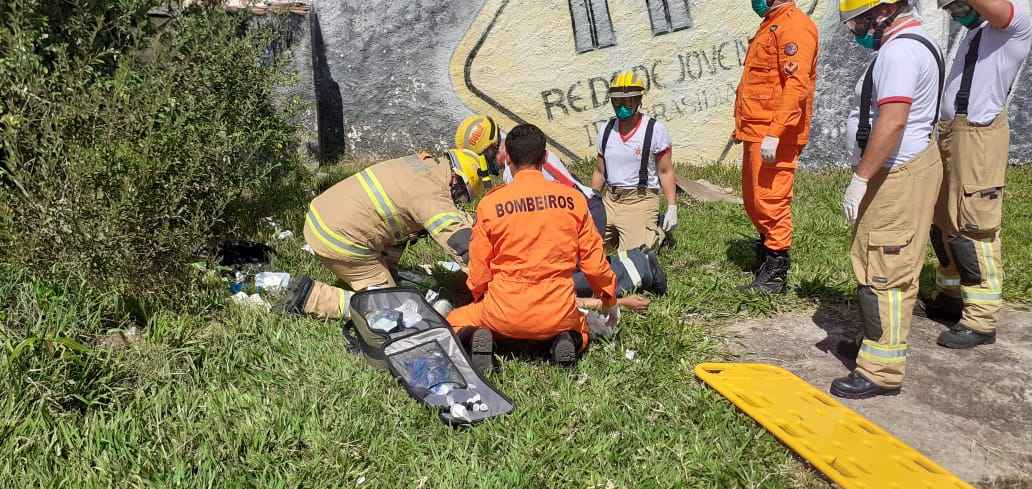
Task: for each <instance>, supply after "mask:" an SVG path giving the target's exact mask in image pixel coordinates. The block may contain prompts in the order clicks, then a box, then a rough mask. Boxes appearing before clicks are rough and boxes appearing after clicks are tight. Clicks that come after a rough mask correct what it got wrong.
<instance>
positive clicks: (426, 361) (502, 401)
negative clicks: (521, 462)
mask: <svg viewBox="0 0 1032 489" xmlns="http://www.w3.org/2000/svg"><path fill="white" fill-rule="evenodd" d="M350 330H353V333H352V332H351V331H350ZM344 335H345V337H348V340H349V342H351V343H353V347H354V348H355V349H357V350H358V351H359V352H361V354H362V356H363V357H364V358H365V359H366V361H367V362H368V363H369V364H370V365H372V366H373V367H375V368H379V369H386V370H388V371H390V373H391V375H393V376H394V377H395V378H396V379H398V381H399V382H400V383H401V384H402V385H403V386H404V387H405V391H406V392H408V394H409V396H410V397H412V398H413V399H415V400H417V401H419V402H421V403H423V404H424V405H427V406H430V407H432V408H434V409H436V410H438V412H439V416H440V418H441V420H442V421H444V422H445V423H447V424H449V425H466V424H474V423H477V422H480V421H483V420H485V419H489V418H493V417H496V416H501V415H504V414H508V413H509V412H511V411H512V410H513V408H514V407H515V405H514V404H513V402H512V400H510V399H509V398H508V397H506V396H505V395H503V394H501V393H500V392H498V390H497V389H495V388H494V386H492V385H491V384H490V383H488V382H487V381H486V380H484V379H483V377H481V376H480V374H479V373H478V372H476V371H475V370H474V369H473V367H472V366H471V363H470V359H469V356H468V355H467V353H466V351H465V350H464V349H463V348H462V345H461V343H460V342H459V340H458V338H457V337H456V336H455V333H454V332H453V331H452V328H451V326H450V325H449V324H448V321H447V320H446V319H445V318H444V317H443V316H441V314H440V313H438V312H437V311H436V310H434V308H433V307H432V306H431V305H430V304H429V303H428V302H427V301H426V299H425V298H424V296H423V295H422V294H421V293H420V292H419V291H418V290H415V289H409V288H388V289H374V290H365V291H362V292H358V293H356V294H355V295H354V296H352V298H351V321H350V323H348V324H345V326H344Z"/></svg>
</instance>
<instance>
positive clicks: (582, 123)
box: [452, 0, 834, 160]
mask: <svg viewBox="0 0 1032 489" xmlns="http://www.w3.org/2000/svg"><path fill="white" fill-rule="evenodd" d="M832 3H833V2H831V1H828V0H825V1H824V2H821V1H820V0H808V1H804V2H801V3H800V7H801V8H803V9H804V10H805V11H807V12H808V13H810V14H811V15H820V14H822V13H823V11H824V9H825V8H826V4H832ZM832 8H834V6H832ZM758 24H759V19H758V18H757V17H756V16H755V15H754V14H753V13H752V11H751V10H750V9H749V7H748V5H747V4H746V3H745V2H694V1H687V0H638V1H622V2H618V1H612V2H610V1H606V0H539V1H533V0H495V1H491V0H488V1H487V2H486V3H485V5H484V8H483V9H482V10H481V14H480V18H478V20H477V21H475V22H474V23H473V26H472V27H471V28H470V31H469V32H468V33H467V35H466V37H465V38H464V39H463V41H462V42H461V43H460V45H459V47H458V49H457V50H456V53H455V55H454V57H453V61H452V64H453V70H452V75H453V83H454V85H455V87H456V89H457V91H458V92H459V95H460V97H461V98H462V99H463V101H464V102H466V104H467V105H468V106H469V107H470V108H471V109H473V110H475V111H487V112H489V113H492V114H494V115H496V116H498V117H502V118H503V119H506V122H507V123H509V124H515V123H520V122H531V123H534V124H538V125H540V126H541V127H543V128H544V129H545V131H546V133H547V134H548V135H549V137H550V139H551V143H552V145H553V146H554V147H555V148H556V149H557V150H558V151H560V152H561V153H563V154H565V155H566V156H567V157H571V158H575V157H583V156H590V155H591V154H592V148H593V146H594V145H595V144H596V142H595V137H596V135H597V133H598V128H599V126H600V125H604V124H605V122H606V120H608V118H609V117H611V115H612V114H611V112H612V109H611V107H610V104H609V98H608V93H607V90H606V89H607V86H608V83H609V80H610V79H611V77H612V76H613V74H614V73H616V72H618V71H620V70H622V69H632V70H634V71H635V72H636V73H638V75H639V76H640V77H641V78H642V79H643V80H644V82H645V84H646V86H647V88H648V94H647V95H646V98H645V101H644V110H645V111H646V112H647V113H649V114H651V115H653V116H655V117H657V118H659V119H661V120H663V121H664V122H666V123H667V125H668V126H669V127H670V128H671V131H673V132H674V133H675V134H677V135H678V138H677V144H675V151H679V156H678V158H679V160H680V159H685V160H690V159H692V158H697V159H700V160H702V159H706V158H713V157H714V156H715V155H716V153H718V152H719V151H720V149H721V148H722V147H723V146H724V144H725V142H726V140H727V136H728V134H729V133H730V131H731V117H730V115H731V106H732V104H733V101H734V96H735V87H736V85H737V83H738V79H739V77H740V75H741V70H742V65H743V62H744V59H745V54H746V50H747V49H748V42H749V37H750V36H752V35H753V33H754V31H755V28H756V26H757V25H758Z"/></svg>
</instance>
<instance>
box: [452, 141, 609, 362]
mask: <svg viewBox="0 0 1032 489" xmlns="http://www.w3.org/2000/svg"><path fill="white" fill-rule="evenodd" d="M505 146H506V150H507V151H508V153H509V155H510V157H511V159H512V161H511V165H512V169H513V171H514V173H515V175H514V178H513V182H512V183H511V184H509V185H504V186H501V187H499V188H497V189H495V190H493V191H492V192H490V193H488V194H487V195H486V196H485V197H484V198H483V199H482V200H481V201H480V203H479V204H478V205H477V220H476V224H474V226H473V238H472V240H471V242H470V251H469V280H468V281H467V285H468V286H469V289H470V290H471V291H472V292H473V298H474V301H475V302H473V303H472V304H469V305H467V306H464V307H460V308H458V309H455V310H454V311H452V312H451V314H449V315H448V322H449V323H451V325H452V327H454V328H456V330H458V332H459V334H460V336H466V332H467V331H469V329H467V328H470V329H472V333H471V334H470V336H471V338H470V349H471V353H472V355H471V357H472V360H473V365H474V368H477V369H478V370H480V371H485V370H488V369H489V368H490V366H491V362H492V353H493V349H494V334H497V335H499V336H500V337H502V338H507V339H511V340H522V341H551V342H552V348H551V352H552V359H553V360H554V361H556V362H557V363H560V364H569V363H572V362H574V361H575V360H576V357H577V353H578V352H579V351H580V350H583V349H584V348H586V347H587V344H588V341H589V332H588V325H587V322H586V320H585V318H584V315H583V314H582V313H581V311H579V310H578V309H577V298H576V294H575V293H574V284H573V278H572V276H573V272H574V270H576V269H577V267H578V264H579V266H580V269H581V271H583V272H584V275H585V277H586V278H587V280H588V282H589V284H590V285H591V288H592V289H593V290H594V292H595V294H596V295H597V296H598V297H599V299H601V302H602V304H601V305H602V306H603V307H605V308H612V307H613V306H615V305H616V277H615V276H614V275H613V271H612V269H610V267H609V264H608V263H606V258H605V252H604V251H603V250H602V238H601V236H599V234H598V232H597V231H596V230H595V229H594V226H593V223H592V219H591V217H590V215H589V214H588V207H587V201H586V200H585V198H584V195H582V194H581V193H580V192H578V191H576V190H574V189H572V188H569V187H567V186H564V185H561V184H558V183H555V182H549V181H547V180H545V177H544V175H542V173H541V162H542V160H543V158H544V153H545V136H544V134H543V133H542V132H541V130H540V129H538V128H537V127H535V126H532V125H520V126H517V127H515V128H514V129H513V130H512V132H511V133H510V134H509V135H508V138H507V139H506V142H505Z"/></svg>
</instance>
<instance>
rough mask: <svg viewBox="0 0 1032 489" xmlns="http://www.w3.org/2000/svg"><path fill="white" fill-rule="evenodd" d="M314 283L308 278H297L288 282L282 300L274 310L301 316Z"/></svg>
mask: <svg viewBox="0 0 1032 489" xmlns="http://www.w3.org/2000/svg"><path fill="white" fill-rule="evenodd" d="M314 284H315V282H313V281H312V279H311V278H309V277H298V278H296V279H292V280H291V281H290V285H288V286H287V290H286V291H284V293H283V296H282V299H281V300H280V302H278V303H277V304H276V310H277V311H279V312H282V313H286V314H303V313H304V311H305V302H307V301H308V294H310V293H311V292H312V286H313V285H314Z"/></svg>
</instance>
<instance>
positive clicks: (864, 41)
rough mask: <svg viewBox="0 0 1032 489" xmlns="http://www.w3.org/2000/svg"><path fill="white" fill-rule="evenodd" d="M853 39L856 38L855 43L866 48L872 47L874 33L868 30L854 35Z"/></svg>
mask: <svg viewBox="0 0 1032 489" xmlns="http://www.w3.org/2000/svg"><path fill="white" fill-rule="evenodd" d="M854 39H856V43H857V44H859V45H861V46H863V47H865V48H867V49H874V34H871V33H870V32H868V33H867V34H864V35H862V36H854Z"/></svg>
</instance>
